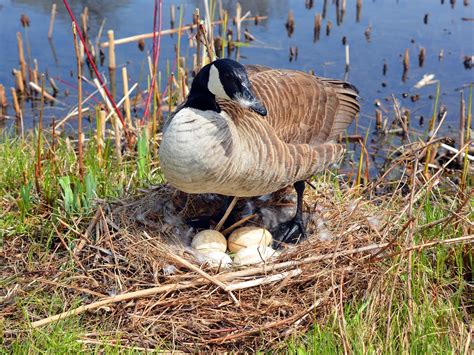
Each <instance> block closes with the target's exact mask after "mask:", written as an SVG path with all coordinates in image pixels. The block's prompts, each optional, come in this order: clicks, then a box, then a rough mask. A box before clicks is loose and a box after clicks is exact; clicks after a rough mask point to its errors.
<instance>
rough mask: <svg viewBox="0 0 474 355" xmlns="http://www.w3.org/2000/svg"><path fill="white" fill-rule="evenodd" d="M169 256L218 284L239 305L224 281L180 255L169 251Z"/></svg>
mask: <svg viewBox="0 0 474 355" xmlns="http://www.w3.org/2000/svg"><path fill="white" fill-rule="evenodd" d="M169 256H170V257H171V258H172V259H173V260H175V261H177V262H178V263H180V264H181V265H183V266H184V267H187V268H188V269H191V270H193V271H195V272H197V273H198V274H199V275H201V276H202V277H204V278H205V279H206V280H208V281H210V282H212V283H213V284H215V285H217V286H219V287H220V288H222V289H223V290H224V291H226V292H228V293H229V295H230V297H231V298H232V300H233V301H234V303H235V304H236V305H237V306H238V305H239V301H238V300H237V298H236V297H235V296H234V294H233V293H232V290H229V289H228V288H227V285H226V284H225V283H223V282H222V281H220V280H218V279H217V278H215V277H214V276H211V275H209V274H208V273H207V272H205V271H204V270H202V269H201V268H199V267H197V266H196V265H194V264H191V263H190V262H189V261H187V260H186V259H183V258H181V257H180V256H178V255H176V254H173V253H169Z"/></svg>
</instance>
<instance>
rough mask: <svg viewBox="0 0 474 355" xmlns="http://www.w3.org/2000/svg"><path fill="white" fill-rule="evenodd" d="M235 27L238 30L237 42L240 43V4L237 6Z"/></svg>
mask: <svg viewBox="0 0 474 355" xmlns="http://www.w3.org/2000/svg"><path fill="white" fill-rule="evenodd" d="M235 26H236V28H237V42H240V31H241V26H242V7H241V6H240V3H237V4H236V5H235Z"/></svg>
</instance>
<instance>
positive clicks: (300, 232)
mask: <svg viewBox="0 0 474 355" xmlns="http://www.w3.org/2000/svg"><path fill="white" fill-rule="evenodd" d="M293 186H294V187H295V190H296V194H297V200H296V214H295V216H294V217H293V218H292V219H291V220H289V221H288V222H285V223H282V224H280V225H279V226H278V227H277V228H278V229H279V231H280V233H281V234H282V236H283V237H282V239H281V242H283V243H292V244H294V243H296V242H298V241H300V240H303V239H306V230H305V226H304V223H303V193H304V189H305V182H304V181H297V182H295V183H294V185H293Z"/></svg>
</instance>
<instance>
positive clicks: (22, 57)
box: [16, 32, 27, 80]
mask: <svg viewBox="0 0 474 355" xmlns="http://www.w3.org/2000/svg"><path fill="white" fill-rule="evenodd" d="M16 39H17V43H18V59H19V62H20V70H21V76H22V78H23V80H26V75H27V72H26V71H27V65H26V62H25V52H24V50H23V39H22V37H21V33H20V32H17V33H16Z"/></svg>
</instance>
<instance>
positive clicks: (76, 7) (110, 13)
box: [11, 0, 130, 29]
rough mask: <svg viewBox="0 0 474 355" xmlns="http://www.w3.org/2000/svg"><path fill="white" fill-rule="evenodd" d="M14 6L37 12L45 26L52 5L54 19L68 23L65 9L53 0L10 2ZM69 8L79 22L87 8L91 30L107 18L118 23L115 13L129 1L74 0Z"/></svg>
mask: <svg viewBox="0 0 474 355" xmlns="http://www.w3.org/2000/svg"><path fill="white" fill-rule="evenodd" d="M11 2H12V3H13V4H14V5H18V6H21V7H23V8H25V9H29V12H30V11H34V12H37V11H39V12H40V13H41V14H42V15H43V16H44V18H43V19H42V21H47V23H46V25H47V26H48V25H49V16H50V14H51V6H52V4H53V3H56V4H57V14H56V17H57V19H59V20H60V21H63V22H70V18H69V15H68V13H67V12H66V9H65V8H64V6H63V4H62V2H61V1H55V0H49V1H48V0H11ZM68 3H69V6H70V7H71V10H72V11H73V13H74V14H75V16H76V19H77V20H78V21H80V19H79V14H80V13H81V12H82V11H83V9H84V7H86V6H87V8H88V9H89V24H90V26H91V29H97V28H98V27H99V26H100V24H101V22H102V20H103V19H104V18H107V21H109V22H110V23H120V17H119V16H118V14H117V12H118V10H119V9H120V8H122V7H125V6H129V5H130V0H114V1H104V0H75V1H69V2H68Z"/></svg>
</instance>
